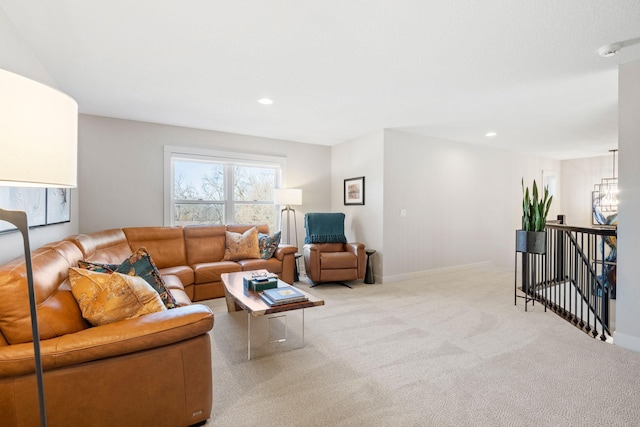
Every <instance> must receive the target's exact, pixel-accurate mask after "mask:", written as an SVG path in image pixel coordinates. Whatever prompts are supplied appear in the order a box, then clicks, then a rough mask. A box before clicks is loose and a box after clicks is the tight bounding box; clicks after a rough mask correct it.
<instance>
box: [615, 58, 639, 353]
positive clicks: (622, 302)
mask: <svg viewBox="0 0 640 427" xmlns="http://www.w3.org/2000/svg"><path fill="white" fill-rule="evenodd" d="M618 82H619V83H618V84H619V87H618V97H619V98H618V99H619V100H618V116H619V117H618V123H619V134H618V149H619V150H620V151H619V152H620V179H619V187H620V195H619V199H618V200H619V202H620V205H619V207H620V210H619V215H618V219H619V226H618V284H617V299H616V332H615V333H614V337H613V338H614V343H615V344H617V345H620V346H623V347H626V348H630V349H632V350H635V351H640V321H638V320H639V315H638V307H639V306H640V286H638V283H640V262H638V260H639V259H640V245H638V242H639V241H640V167H638V162H640V144H639V143H638V141H640V120H638V115H639V114H640V61H636V62H632V63H629V64H624V65H621V66H620V71H619V79H618Z"/></svg>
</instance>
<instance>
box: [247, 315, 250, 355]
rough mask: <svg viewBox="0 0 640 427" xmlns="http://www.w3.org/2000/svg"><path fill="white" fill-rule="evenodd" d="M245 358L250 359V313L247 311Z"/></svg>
mask: <svg viewBox="0 0 640 427" xmlns="http://www.w3.org/2000/svg"><path fill="white" fill-rule="evenodd" d="M247 359H248V360H251V313H249V312H248V311H247Z"/></svg>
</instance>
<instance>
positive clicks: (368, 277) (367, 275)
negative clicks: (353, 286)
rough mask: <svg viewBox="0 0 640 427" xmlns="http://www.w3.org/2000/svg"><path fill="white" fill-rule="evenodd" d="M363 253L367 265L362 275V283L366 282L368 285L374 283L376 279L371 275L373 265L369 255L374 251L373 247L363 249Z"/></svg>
mask: <svg viewBox="0 0 640 427" xmlns="http://www.w3.org/2000/svg"><path fill="white" fill-rule="evenodd" d="M364 253H365V254H367V267H366V269H367V270H366V273H365V275H364V283H366V284H368V285H372V284H374V283H376V279H375V277H374V276H373V265H372V264H371V255H373V254H375V253H376V250H375V249H367V250H366V251H364Z"/></svg>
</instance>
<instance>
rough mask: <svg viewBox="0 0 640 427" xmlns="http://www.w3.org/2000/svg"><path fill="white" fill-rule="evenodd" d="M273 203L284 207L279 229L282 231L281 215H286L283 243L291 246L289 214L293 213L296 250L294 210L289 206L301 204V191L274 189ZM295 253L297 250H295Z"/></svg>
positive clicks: (296, 232)
mask: <svg viewBox="0 0 640 427" xmlns="http://www.w3.org/2000/svg"><path fill="white" fill-rule="evenodd" d="M274 203H275V204H276V205H280V206H283V205H284V206H285V207H284V208H282V210H281V211H280V229H282V215H283V214H284V213H285V212H286V213H287V240H286V241H284V240H283V242H285V243H287V244H288V245H290V244H291V242H292V241H291V221H290V216H289V215H290V214H291V212H293V224H294V230H293V231H294V234H295V238H296V248H297V247H298V223H297V221H296V210H295V209H293V208H291V205H301V204H302V190H301V189H299V188H276V190H275V194H274ZM296 252H297V249H296Z"/></svg>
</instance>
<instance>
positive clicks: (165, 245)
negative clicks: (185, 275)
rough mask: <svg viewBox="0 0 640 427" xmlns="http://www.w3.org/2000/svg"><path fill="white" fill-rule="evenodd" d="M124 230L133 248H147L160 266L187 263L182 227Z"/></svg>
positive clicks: (133, 249)
mask: <svg viewBox="0 0 640 427" xmlns="http://www.w3.org/2000/svg"><path fill="white" fill-rule="evenodd" d="M123 231H124V234H125V236H127V240H128V241H129V247H130V248H131V250H132V251H135V250H137V249H138V248H140V247H144V248H146V249H147V251H149V254H151V257H152V258H153V261H154V262H155V263H156V265H157V266H158V268H160V269H162V268H167V267H173V266H175V265H187V251H186V249H185V245H184V234H183V230H182V227H135V228H124V229H123Z"/></svg>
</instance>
